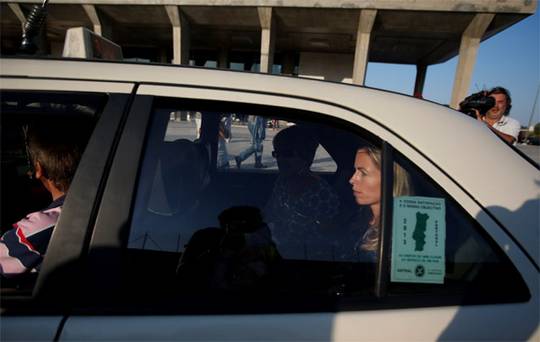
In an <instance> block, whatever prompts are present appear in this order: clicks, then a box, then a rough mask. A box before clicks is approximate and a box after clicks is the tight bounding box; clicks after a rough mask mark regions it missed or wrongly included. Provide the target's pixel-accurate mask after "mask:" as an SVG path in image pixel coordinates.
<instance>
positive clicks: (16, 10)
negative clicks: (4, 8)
mask: <svg viewBox="0 0 540 342" xmlns="http://www.w3.org/2000/svg"><path fill="white" fill-rule="evenodd" d="M8 6H9V8H11V11H13V13H14V14H15V16H16V17H17V19H19V21H20V22H21V29H23V28H24V23H26V17H25V16H24V13H23V11H22V10H21V6H20V5H19V4H13V3H9V4H8Z"/></svg>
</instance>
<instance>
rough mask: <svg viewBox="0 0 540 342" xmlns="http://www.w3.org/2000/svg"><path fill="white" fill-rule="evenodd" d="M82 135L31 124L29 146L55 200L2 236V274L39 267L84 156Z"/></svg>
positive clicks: (37, 174) (36, 172) (36, 170)
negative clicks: (80, 160) (82, 155)
mask: <svg viewBox="0 0 540 342" xmlns="http://www.w3.org/2000/svg"><path fill="white" fill-rule="evenodd" d="M80 140H81V136H77V135H76V134H74V133H73V132H72V133H69V131H66V128H65V127H64V128H63V127H60V126H59V125H56V126H53V127H51V126H43V125H41V126H37V125H36V126H31V127H29V128H28V131H27V149H28V154H29V159H30V162H31V164H32V166H33V169H34V175H35V177H36V179H38V180H40V181H41V183H42V184H43V186H44V187H45V189H47V191H48V192H49V193H50V194H51V197H52V203H51V204H50V205H49V206H48V207H47V208H45V209H43V210H40V211H36V212H33V213H30V214H28V215H27V216H26V217H25V218H23V219H21V220H20V221H18V222H16V223H15V224H13V229H11V230H9V231H7V232H6V233H5V234H4V235H2V237H1V238H0V274H3V275H16V274H21V273H26V272H35V271H37V270H39V268H40V266H41V263H42V261H43V256H44V255H45V252H46V250H47V246H48V244H49V240H50V238H51V234H52V231H53V229H54V226H55V225H56V222H57V221H58V218H59V216H60V212H61V211H62V205H63V203H64V198H65V195H66V193H67V191H68V188H69V185H70V183H71V180H72V178H73V175H74V174H75V170H76V169H77V165H78V163H79V159H80V157H81V151H82V148H81V143H82V142H81V141H80Z"/></svg>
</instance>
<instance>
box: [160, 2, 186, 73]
mask: <svg viewBox="0 0 540 342" xmlns="http://www.w3.org/2000/svg"><path fill="white" fill-rule="evenodd" d="M165 10H166V11H167V15H168V16H169V20H170V21H171V25H172V32H173V60H172V63H173V64H185V65H188V64H189V47H190V46H189V45H190V26H189V22H188V20H187V18H186V16H185V15H184V14H183V13H182V11H181V10H180V9H179V8H178V6H165Z"/></svg>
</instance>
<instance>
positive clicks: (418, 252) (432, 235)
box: [390, 196, 446, 284]
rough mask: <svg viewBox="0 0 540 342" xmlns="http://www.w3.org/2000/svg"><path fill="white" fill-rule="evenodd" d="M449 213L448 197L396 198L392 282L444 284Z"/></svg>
mask: <svg viewBox="0 0 540 342" xmlns="http://www.w3.org/2000/svg"><path fill="white" fill-rule="evenodd" d="M445 212H446V210H445V203H444V198H434V197H419V196H402V197H396V198H394V216H393V224H392V225H393V227H392V228H393V229H392V263H391V266H390V267H391V276H390V280H391V281H393V282H405V283H432V284H443V283H444V274H445V261H446V260H445V239H446V220H445Z"/></svg>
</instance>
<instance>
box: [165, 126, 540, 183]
mask: <svg viewBox="0 0 540 342" xmlns="http://www.w3.org/2000/svg"><path fill="white" fill-rule="evenodd" d="M277 132H278V130H273V129H272V128H268V129H266V139H265V140H264V143H263V146H264V147H263V164H265V165H267V166H268V168H267V170H277V164H276V160H275V159H274V158H273V157H272V150H273V148H272V139H273V138H274V136H275V135H276V133H277ZM180 138H184V139H189V140H194V139H195V122H194V121H180V122H176V121H170V122H169V126H168V128H167V136H166V138H165V140H169V141H170V140H175V139H180ZM250 143H251V135H250V134H249V131H248V129H247V127H246V126H241V125H233V126H232V138H231V140H230V142H229V143H228V144H227V151H228V153H229V163H230V166H231V167H236V163H235V161H234V156H236V155H238V154H239V153H240V152H241V151H242V150H244V149H245V148H247V147H249V146H250ZM516 147H517V148H518V149H519V150H520V151H522V152H523V153H525V154H526V155H527V156H528V157H529V158H531V159H532V160H534V161H535V162H536V163H538V164H540V146H532V145H517V146H516ZM254 158H255V157H254V156H250V157H249V158H248V159H247V160H245V161H244V162H243V163H242V167H244V168H252V167H253V165H254V163H255V159H254ZM311 169H312V170H313V171H327V172H332V171H335V170H336V165H335V163H334V162H333V160H332V158H330V156H329V155H328V153H327V152H326V151H325V150H324V149H323V148H319V149H318V150H317V154H316V156H315V161H314V162H313V165H312V168H311Z"/></svg>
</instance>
